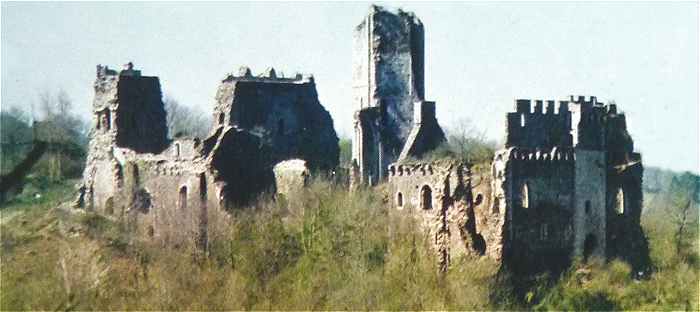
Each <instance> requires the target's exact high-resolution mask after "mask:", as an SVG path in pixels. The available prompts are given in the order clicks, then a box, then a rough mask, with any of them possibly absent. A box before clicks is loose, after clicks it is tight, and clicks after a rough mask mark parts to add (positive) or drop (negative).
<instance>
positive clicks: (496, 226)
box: [471, 163, 506, 261]
mask: <svg viewBox="0 0 700 312" xmlns="http://www.w3.org/2000/svg"><path fill="white" fill-rule="evenodd" d="M493 183H494V179H493V175H492V164H491V163H481V164H476V165H474V166H472V167H471V186H472V196H473V198H474V217H475V231H476V233H478V234H479V235H481V236H482V237H483V238H484V243H485V247H486V248H485V252H484V253H485V255H487V256H489V257H490V258H492V259H494V260H496V261H501V259H502V258H503V245H504V243H505V241H504V234H505V220H506V218H505V213H504V212H501V211H500V210H499V208H500V207H498V206H497V205H496V204H497V203H496V202H497V200H496V196H495V195H494V187H493ZM499 189H500V188H499ZM502 198H503V197H502V196H501V198H500V199H499V201H500V202H502Z"/></svg>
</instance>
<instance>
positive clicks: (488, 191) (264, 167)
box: [75, 6, 648, 272]
mask: <svg viewBox="0 0 700 312" xmlns="http://www.w3.org/2000/svg"><path fill="white" fill-rule="evenodd" d="M354 39H355V46H354V50H353V52H354V53H353V55H354V56H353V61H354V62H353V63H354V71H353V86H352V88H353V96H354V98H353V101H354V102H355V104H356V105H357V107H358V110H357V111H356V112H355V114H354V116H353V117H354V131H355V132H354V137H353V146H352V168H351V170H350V171H351V187H353V188H356V187H371V186H374V185H377V184H380V183H385V184H386V188H385V189H386V190H388V192H389V194H388V195H389V197H390V198H391V201H390V202H391V205H390V206H391V211H392V213H401V214H410V215H412V216H414V217H415V218H417V219H418V220H419V221H420V224H422V226H423V228H424V229H425V230H426V232H427V233H428V235H429V236H430V241H431V242H434V243H433V246H434V247H435V248H434V250H435V252H436V253H437V255H438V259H439V261H440V264H441V266H442V267H443V268H445V267H446V266H447V265H448V264H449V263H450V259H451V258H452V257H455V256H459V255H469V256H487V257H490V258H493V259H494V260H496V261H498V262H501V263H504V264H506V265H508V266H510V267H512V268H513V270H514V271H516V272H531V271H543V270H550V269H558V268H563V267H566V266H567V265H568V264H569V263H571V261H572V260H573V259H576V258H583V259H586V258H588V257H591V256H596V257H601V258H622V259H624V260H626V261H628V262H630V263H631V264H633V265H635V266H637V265H643V264H644V263H645V261H646V260H647V258H648V250H647V242H646V239H645V238H644V234H643V232H642V229H641V226H640V215H641V208H642V189H641V186H642V172H643V167H642V161H641V155H640V154H639V153H636V152H634V143H633V140H632V138H631V137H630V135H629V133H628V132H627V125H626V119H625V115H624V113H622V112H619V111H618V109H617V106H616V105H615V104H604V103H601V102H598V100H597V98H596V97H592V96H591V97H584V96H571V97H569V98H567V99H565V100H560V101H551V100H548V101H542V100H534V101H533V100H525V99H518V100H516V101H515V108H514V111H513V112H510V113H507V114H506V116H505V125H506V135H505V145H504V146H503V147H502V148H501V149H499V150H497V151H496V152H495V155H494V157H493V159H492V160H491V161H490V162H485V163H470V162H468V161H465V160H453V159H443V160H439V161H423V160H421V157H423V156H424V155H425V154H426V153H428V152H430V151H431V150H434V149H435V148H437V147H438V146H439V145H440V144H443V143H445V142H446V139H445V134H444V132H443V130H442V129H441V127H440V125H439V123H438V121H437V119H436V116H435V111H436V104H435V103H434V102H430V101H426V100H425V99H424V27H423V24H422V23H421V22H420V20H419V19H418V18H417V17H416V16H415V15H414V14H412V13H407V12H403V11H401V10H399V11H398V12H397V13H394V12H391V11H388V10H385V9H383V8H381V7H378V6H372V7H371V9H370V13H369V14H368V15H367V17H366V18H365V19H364V20H363V21H362V23H360V25H358V26H357V27H356V28H355V32H354ZM213 117H214V124H213V125H212V129H211V132H210V134H209V136H208V137H207V138H205V139H203V140H200V139H198V138H186V139H176V140H170V139H168V136H167V130H166V127H165V111H164V110H163V103H162V101H161V90H160V84H159V81H158V78H156V77H146V76H142V75H141V72H140V71H137V70H134V69H133V66H132V65H129V66H127V68H125V69H124V70H122V71H114V70H111V69H109V68H107V67H104V66H98V67H97V79H96V81H95V100H94V104H93V130H92V132H91V137H90V146H89V154H88V160H87V165H86V168H85V173H84V177H83V182H82V186H81V188H80V192H79V197H78V199H77V200H76V203H75V205H76V206H78V207H81V208H83V209H86V210H90V211H95V212H98V213H100V214H103V215H105V216H108V217H111V218H115V219H123V220H128V222H129V224H134V225H136V228H137V229H138V231H140V232H142V233H143V234H144V235H146V236H149V237H155V238H158V239H160V240H163V241H173V240H174V241H177V240H182V239H191V238H196V241H197V242H200V243H205V244H206V241H207V233H208V225H209V224H210V221H212V219H211V218H217V219H222V220H225V219H226V218H227V217H228V214H227V212H228V211H229V210H230V209H232V208H233V207H239V206H242V205H245V204H246V203H248V202H250V201H251V200H252V199H254V198H255V197H256V196H258V195H259V194H261V193H264V192H267V191H271V190H274V189H277V191H278V192H279V193H282V194H288V193H291V192H295V191H298V190H299V188H300V187H303V185H304V183H305V181H306V180H307V178H308V176H309V175H310V174H312V173H314V172H329V171H332V170H333V169H334V168H336V166H337V165H338V155H339V150H338V138H337V136H336V132H335V130H334V128H333V120H332V118H331V116H330V114H329V113H328V112H327V111H326V110H325V109H324V108H323V106H322V105H321V104H320V103H319V101H318V99H317V93H316V87H315V83H314V79H313V77H310V76H302V75H297V76H295V77H293V78H284V77H278V76H277V74H276V72H275V71H274V69H268V70H267V71H266V72H265V73H264V74H262V75H259V76H254V75H253V74H252V73H251V71H250V69H248V68H245V67H244V68H241V69H240V70H239V72H238V73H237V74H228V75H227V76H226V77H225V78H224V79H223V80H222V81H221V85H220V87H219V89H218V91H217V93H216V104H215V107H214V112H213Z"/></svg>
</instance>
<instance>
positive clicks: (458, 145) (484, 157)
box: [424, 118, 496, 162]
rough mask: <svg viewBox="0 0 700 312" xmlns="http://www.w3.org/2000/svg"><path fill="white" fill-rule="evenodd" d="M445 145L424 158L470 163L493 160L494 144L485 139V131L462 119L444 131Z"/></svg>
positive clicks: (466, 119)
mask: <svg viewBox="0 0 700 312" xmlns="http://www.w3.org/2000/svg"><path fill="white" fill-rule="evenodd" d="M445 132H446V135H447V143H445V144H443V145H442V146H440V147H438V148H437V149H436V150H435V151H433V152H431V153H430V154H428V155H427V156H426V157H424V158H429V159H436V158H445V157H447V158H456V159H460V160H464V161H470V162H483V161H489V160H491V158H493V153H494V151H495V150H496V143H495V142H493V141H491V140H489V139H488V138H487V137H486V133H485V131H482V130H479V129H478V128H477V127H476V126H474V123H473V122H472V121H471V120H470V119H468V118H463V119H460V120H458V121H457V122H456V123H455V125H454V126H452V127H450V128H447V129H446V131H445Z"/></svg>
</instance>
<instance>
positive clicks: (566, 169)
mask: <svg viewBox="0 0 700 312" xmlns="http://www.w3.org/2000/svg"><path fill="white" fill-rule="evenodd" d="M574 168H575V167H574V153H573V150H572V149H570V148H569V149H557V148H555V149H552V150H550V151H548V152H541V151H537V150H532V149H523V148H509V149H505V150H501V151H499V152H497V155H496V158H495V160H494V164H493V171H494V172H493V174H494V176H495V178H494V183H493V187H494V190H493V192H494V201H495V202H496V203H495V204H494V209H495V207H498V211H499V213H505V219H506V226H505V228H506V234H505V236H506V237H505V244H504V256H505V258H506V259H505V260H506V262H507V263H508V264H509V265H511V266H512V268H513V269H514V270H515V271H519V270H528V271H542V270H548V269H552V268H557V267H560V268H561V267H563V266H566V265H568V263H569V260H570V257H571V255H572V251H573V250H572V247H573V240H574V205H573V200H574V178H575V175H574V174H575V173H574Z"/></svg>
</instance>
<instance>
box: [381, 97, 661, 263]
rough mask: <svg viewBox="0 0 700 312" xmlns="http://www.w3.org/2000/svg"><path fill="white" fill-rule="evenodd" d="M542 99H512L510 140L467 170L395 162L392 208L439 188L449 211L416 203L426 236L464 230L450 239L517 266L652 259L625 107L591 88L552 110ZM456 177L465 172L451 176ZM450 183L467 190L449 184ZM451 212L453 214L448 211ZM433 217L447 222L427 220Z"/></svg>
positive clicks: (639, 174) (638, 159)
mask: <svg viewBox="0 0 700 312" xmlns="http://www.w3.org/2000/svg"><path fill="white" fill-rule="evenodd" d="M541 103H543V102H542V101H536V102H535V107H534V112H532V111H531V107H530V105H531V102H530V101H525V100H518V101H516V104H517V105H516V111H517V112H516V113H508V114H507V118H506V120H507V129H508V135H507V140H506V146H505V148H504V149H501V150H499V151H497V152H496V154H495V156H494V159H493V162H492V163H491V164H490V165H486V164H484V165H477V166H474V165H462V167H463V168H469V170H466V169H465V170H461V171H459V170H458V171H457V174H453V173H450V171H449V170H444V168H441V167H439V166H436V165H435V164H432V165H431V166H428V167H426V165H424V164H419V165H406V164H403V165H402V164H400V163H397V164H393V165H391V166H389V167H388V168H389V181H388V183H389V184H390V189H391V190H393V192H395V194H393V196H394V197H395V203H394V205H395V207H397V210H401V208H402V206H406V205H408V206H420V205H421V204H422V203H421V202H420V198H421V194H420V193H419V190H421V189H422V188H424V187H426V188H429V189H431V190H433V192H435V190H437V192H438V193H437V194H438V195H433V197H434V202H436V203H438V204H439V205H442V206H438V207H444V208H443V209H444V211H442V212H440V213H437V214H436V215H435V216H433V214H431V213H427V212H426V211H421V210H416V211H417V216H422V217H423V218H427V219H426V220H427V221H426V222H427V223H426V227H427V228H428V232H429V233H430V235H435V233H438V232H440V231H442V232H441V233H444V235H446V236H447V237H450V238H451V240H454V238H456V237H459V238H460V239H461V242H460V243H457V244H452V245H450V246H460V248H464V246H468V247H469V248H467V252H472V253H474V252H476V253H477V254H485V255H487V256H489V257H491V258H493V259H495V260H497V261H502V262H503V263H504V264H505V265H507V266H508V267H510V268H511V269H512V270H513V271H514V272H516V273H525V274H527V273H532V272H542V271H555V272H557V271H560V270H562V269H564V268H565V267H567V266H568V265H569V264H570V263H571V260H572V259H574V258H579V257H580V258H584V259H586V258H588V257H591V256H596V257H601V258H613V257H616V258H622V259H625V260H627V261H628V262H630V263H631V264H633V266H634V267H635V268H641V267H643V265H645V264H648V247H647V242H646V239H645V238H644V235H643V233H642V229H641V227H640V224H639V218H640V213H641V207H642V198H641V196H642V192H641V182H642V181H641V177H642V166H641V156H640V155H639V154H638V153H634V152H633V146H634V144H633V142H632V139H631V138H630V136H629V134H628V133H627V130H626V125H625V119H624V115H621V114H618V113H617V108H616V107H615V106H614V104H611V105H603V104H602V103H598V102H597V101H596V98H595V97H590V98H585V97H578V98H574V97H571V99H570V101H566V102H560V103H565V104H564V105H561V106H560V107H559V109H558V110H556V111H557V113H556V114H555V113H554V111H555V109H554V106H553V103H554V102H553V101H548V103H550V104H551V105H549V106H548V108H547V110H546V111H543V110H542V106H541ZM402 159H403V157H402ZM489 167H490V170H489ZM436 168H437V169H436ZM431 169H432V170H431ZM436 173H437V174H436ZM460 173H461V175H460ZM452 176H458V177H459V179H457V180H454V182H452V181H453V180H452ZM454 185H461V187H462V189H463V191H462V192H456V193H455V192H453V191H448V190H450V187H453V186H454ZM399 194H400V195H399ZM399 198H401V199H400V200H399ZM400 203H403V205H401V204H400ZM433 207H435V206H433ZM460 207H466V208H460ZM414 213H415V212H414ZM450 214H454V215H455V217H454V218H453V219H450V220H448V219H446V218H447V216H448V215H450ZM434 218H438V219H440V218H442V219H441V220H443V221H442V223H440V222H434V223H433V224H432V225H431V223H430V222H429V221H430V220H432V219H434ZM454 220H464V221H460V222H454ZM441 224H442V225H441ZM447 225H450V226H451V225H454V226H455V228H456V229H458V230H449V229H450V226H447ZM445 229H447V230H445ZM457 232H460V233H463V234H462V235H461V236H455V235H454V233H457ZM435 246H436V251H437V252H438V253H444V252H452V253H454V252H457V254H459V253H460V252H462V250H464V249H459V248H448V247H446V245H445V244H444V243H441V241H440V239H438V238H436V240H435ZM441 259H443V260H441V261H443V262H444V259H449V255H447V256H443V258H441Z"/></svg>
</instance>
